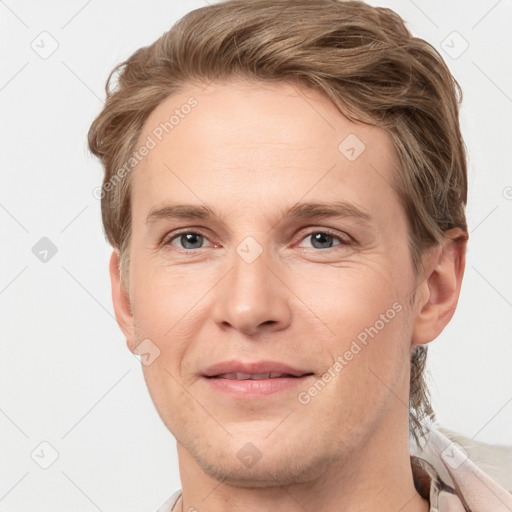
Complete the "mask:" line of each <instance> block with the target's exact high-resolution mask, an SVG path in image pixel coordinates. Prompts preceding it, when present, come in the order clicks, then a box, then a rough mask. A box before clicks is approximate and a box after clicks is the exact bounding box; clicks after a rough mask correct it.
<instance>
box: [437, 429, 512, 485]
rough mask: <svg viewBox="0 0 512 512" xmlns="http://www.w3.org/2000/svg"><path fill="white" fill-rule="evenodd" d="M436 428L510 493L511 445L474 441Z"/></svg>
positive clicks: (511, 481) (447, 430) (511, 483)
mask: <svg viewBox="0 0 512 512" xmlns="http://www.w3.org/2000/svg"><path fill="white" fill-rule="evenodd" d="M438 430H439V432H441V433H442V434H444V435H445V436H446V437H447V438H448V439H449V440H450V441H452V442H453V443H456V444H457V445H458V446H460V447H461V448H462V450H463V451H464V452H466V453H467V456H468V458H469V459H471V461H472V462H473V463H474V464H475V465H476V466H478V467H479V468H480V469H482V470H483V471H484V472H485V473H487V474H488V475H489V476H490V477H491V478H493V479H494V480H496V482H498V483H499V484H500V485H501V486H502V487H504V488H505V489H506V490H507V491H509V492H511V493H512V446H506V445H494V444H488V443H483V442H481V441H475V440H474V439H471V438H469V437H466V436H463V435H462V434H460V433H458V432H455V431H454V430H450V429H448V428H444V427H438Z"/></svg>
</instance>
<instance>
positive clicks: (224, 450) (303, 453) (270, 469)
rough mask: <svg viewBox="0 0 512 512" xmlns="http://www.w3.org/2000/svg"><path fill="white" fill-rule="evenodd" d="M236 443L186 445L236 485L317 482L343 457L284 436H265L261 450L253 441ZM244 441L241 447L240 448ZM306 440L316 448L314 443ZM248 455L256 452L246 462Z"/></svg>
mask: <svg viewBox="0 0 512 512" xmlns="http://www.w3.org/2000/svg"><path fill="white" fill-rule="evenodd" d="M281 441H283V442H281ZM234 444H236V446H237V448H234V447H233V446H232V445H231V444H230V443H224V444H223V445H222V444H221V443H219V444H218V445H217V446H211V445H209V446H207V445H206V444H202V445H197V444H194V445H193V446H191V447H190V448H189V447H187V446H185V447H186V448H187V450H188V451H189V453H190V455H191V456H192V457H193V459H194V460H195V461H196V463H197V464H198V466H199V467H201V469H202V470H203V471H204V472H205V473H206V474H207V475H208V476H210V477H211V478H214V479H216V480H218V481H222V482H223V483H226V484H229V485H232V486H235V487H248V488H250V487H254V488H259V487H277V486H283V485H290V484H297V483H306V482H313V481H315V480H317V479H319V478H321V477H322V474H323V471H325V469H326V468H327V467H328V466H329V465H330V464H332V463H333V462H334V461H336V460H338V461H339V457H338V456H336V455H334V454H333V451H332V450H329V449H328V447H327V446H326V447H325V453H323V452H322V451H321V450H320V451H318V450H314V449H308V450H303V449H302V447H303V446H304V445H303V443H301V445H300V447H299V446H292V445H288V446H284V440H278V441H276V440H274V441H273V442H270V441H269V440H268V439H267V440H262V442H261V443H260V446H262V445H265V446H264V447H262V450H261V451H259V450H258V449H257V448H256V447H255V446H254V445H253V444H251V443H250V442H241V443H240V442H238V441H237V442H233V445H234ZM240 444H241V445H242V448H241V449H239V448H238V446H239V445H240ZM305 444H306V445H307V446H310V448H312V446H311V444H310V443H308V442H306V443H305ZM313 454H316V455H314V456H313ZM244 455H245V456H247V455H248V456H249V457H250V456H251V455H252V456H253V457H254V459H253V460H250V459H249V460H248V461H247V462H246V463H244V461H243V459H244Z"/></svg>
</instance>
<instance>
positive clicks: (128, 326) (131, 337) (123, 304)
mask: <svg viewBox="0 0 512 512" xmlns="http://www.w3.org/2000/svg"><path fill="white" fill-rule="evenodd" d="M119 261H120V256H119V251H118V250H117V249H114V251H112V256H111V257H110V266H109V268H110V282H111V285H112V302H113V304H114V311H115V314H116V320H117V323H118V324H119V327H120V328H121V330H122V331H123V333H124V335H125V336H126V345H127V346H128V348H129V349H130V351H131V352H133V351H134V350H135V346H136V344H135V339H136V338H135V329H134V323H133V313H132V309H131V305H130V298H129V295H128V292H127V290H125V288H124V286H123V284H122V283H121V275H120V268H119Z"/></svg>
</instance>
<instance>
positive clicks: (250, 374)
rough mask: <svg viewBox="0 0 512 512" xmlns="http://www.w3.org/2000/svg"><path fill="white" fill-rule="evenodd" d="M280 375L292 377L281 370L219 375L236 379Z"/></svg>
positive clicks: (272, 377)
mask: <svg viewBox="0 0 512 512" xmlns="http://www.w3.org/2000/svg"><path fill="white" fill-rule="evenodd" d="M278 377H291V375H288V374H287V373H280V372H267V373H242V372H237V373H223V374H222V375H219V376H218V378H219V379H234V380H261V379H275V378H278Z"/></svg>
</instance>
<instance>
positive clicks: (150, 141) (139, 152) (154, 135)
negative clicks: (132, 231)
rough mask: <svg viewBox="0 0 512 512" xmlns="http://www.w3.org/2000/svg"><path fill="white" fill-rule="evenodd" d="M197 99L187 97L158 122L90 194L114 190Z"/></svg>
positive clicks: (196, 103) (190, 109)
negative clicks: (167, 116) (178, 106)
mask: <svg viewBox="0 0 512 512" xmlns="http://www.w3.org/2000/svg"><path fill="white" fill-rule="evenodd" d="M197 105H198V101H197V99H196V98H194V97H193V96H190V98H188V99H187V101H186V103H183V105H181V106H180V108H177V109H175V110H174V114H172V115H171V116H170V117H169V119H168V120H167V121H164V122H162V123H160V124H159V125H158V126H156V127H155V128H154V129H153V131H152V132H151V134H150V135H148V136H147V137H146V140H145V141H144V142H143V144H142V145H141V146H139V148H137V149H136V150H135V151H134V152H133V153H132V155H131V156H130V158H128V160H127V161H126V162H125V164H124V165H123V166H122V167H121V168H119V169H118V170H117V172H116V173H115V174H113V175H112V176H111V177H110V179H109V180H108V181H106V182H105V183H103V185H102V186H101V187H96V188H95V189H94V190H93V191H92V195H93V196H94V197H95V198H96V199H103V198H104V197H105V195H106V193H107V192H110V191H111V190H114V188H115V187H117V185H118V184H119V183H120V182H121V181H122V180H123V179H124V178H125V176H126V175H127V174H129V173H130V171H131V170H132V169H133V168H134V167H135V166H136V165H137V164H138V163H139V162H142V160H144V158H146V157H147V156H148V155H149V153H150V152H151V151H152V150H153V149H155V148H156V147H157V145H158V143H159V142H162V140H163V139H164V137H165V136H166V135H168V134H169V133H171V132H172V130H174V128H176V126H178V125H179V124H180V123H181V121H182V119H185V117H187V115H188V114H190V112H192V109H193V108H195V107H197Z"/></svg>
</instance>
